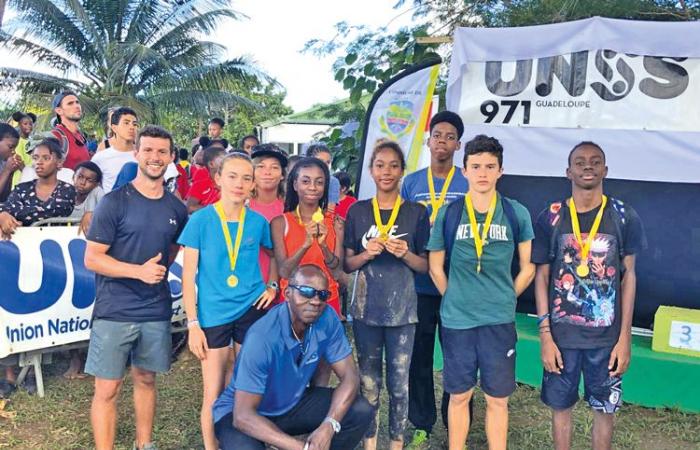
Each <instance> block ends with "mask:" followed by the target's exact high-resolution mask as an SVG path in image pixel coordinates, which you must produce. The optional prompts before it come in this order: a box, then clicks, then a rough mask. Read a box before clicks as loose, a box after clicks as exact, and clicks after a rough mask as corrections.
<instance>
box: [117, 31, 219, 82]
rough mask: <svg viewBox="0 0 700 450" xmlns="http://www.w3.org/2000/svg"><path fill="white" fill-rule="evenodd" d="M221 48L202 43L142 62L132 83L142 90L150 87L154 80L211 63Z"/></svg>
mask: <svg viewBox="0 0 700 450" xmlns="http://www.w3.org/2000/svg"><path fill="white" fill-rule="evenodd" d="M220 48H221V46H220V45H219V44H216V43H214V42H206V41H200V42H197V43H195V44H194V45H191V46H189V47H185V48H184V50H183V48H177V47H174V48H173V53H172V54H168V53H166V54H164V55H162V56H159V57H158V58H154V59H152V60H148V61H140V62H141V63H142V64H141V65H140V67H139V71H138V72H134V73H133V74H132V76H133V77H132V78H131V79H130V82H131V83H132V84H134V85H135V86H137V87H138V89H137V91H138V90H140V89H141V88H144V87H146V86H149V85H150V84H151V83H152V82H153V81H154V80H157V79H158V78H160V77H164V76H168V75H169V74H173V73H176V72H177V71H179V70H184V69H186V68H189V67H196V66H198V65H201V64H204V63H205V62H206V61H210V60H211V58H210V55H211V54H212V53H214V52H216V51H218V50H219V49H220ZM146 63H147V64H146Z"/></svg>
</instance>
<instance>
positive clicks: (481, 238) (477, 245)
mask: <svg viewBox="0 0 700 450" xmlns="http://www.w3.org/2000/svg"><path fill="white" fill-rule="evenodd" d="M497 199H498V194H497V193H496V192H494V193H493V196H492V197H491V204H490V205H489V210H488V212H487V213H486V220H485V221H484V225H483V228H482V229H481V235H479V226H478V223H477V222H476V213H475V212H474V205H473V204H472V195H471V193H467V195H466V196H465V197H464V204H465V206H466V208H467V214H468V215H469V226H470V227H471V232H472V234H473V235H474V249H475V250H476V273H481V255H483V254H484V244H485V243H486V238H487V237H488V234H489V229H490V228H491V222H492V221H493V215H494V213H495V212H496V200H497Z"/></svg>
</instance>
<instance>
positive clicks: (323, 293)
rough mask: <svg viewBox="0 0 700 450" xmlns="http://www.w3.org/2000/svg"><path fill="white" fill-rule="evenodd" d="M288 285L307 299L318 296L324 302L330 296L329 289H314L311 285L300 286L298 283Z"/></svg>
mask: <svg viewBox="0 0 700 450" xmlns="http://www.w3.org/2000/svg"><path fill="white" fill-rule="evenodd" d="M289 287H290V288H293V289H296V290H297V291H299V293H300V294H301V295H302V296H303V297H304V298H308V299H309V300H310V299H312V298H314V297H318V299H319V300H321V301H322V302H326V301H328V299H329V298H330V297H331V291H329V290H328V289H315V288H312V287H311V286H302V285H298V284H290V285H289Z"/></svg>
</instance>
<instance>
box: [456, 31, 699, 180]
mask: <svg viewBox="0 0 700 450" xmlns="http://www.w3.org/2000/svg"><path fill="white" fill-rule="evenodd" d="M697 42H700V23H698V22H692V23H679V22H675V23H674V22H636V21H622V20H610V19H601V18H593V19H587V20H581V21H576V22H567V23H560V24H554V25H542V26H534V27H519V28H490V29H484V28H460V29H458V30H457V32H456V33H455V41H454V52H453V54H452V60H451V65H450V73H449V81H448V90H447V107H448V109H450V110H452V111H455V112H458V113H459V114H460V116H461V117H462V119H463V120H464V123H465V133H464V138H463V139H462V141H463V142H466V141H468V140H469V139H471V138H472V137H473V136H474V135H476V134H480V133H484V134H487V135H490V136H494V137H496V138H498V139H499V140H500V141H501V143H502V144H503V147H504V149H505V152H504V171H505V173H506V174H508V175H525V176H550V177H552V176H557V177H559V176H563V175H564V169H565V168H566V157H567V155H568V153H569V151H570V150H571V148H572V147H573V146H574V145H575V144H576V143H578V142H580V141H584V140H591V141H595V142H596V143H598V144H600V145H601V146H602V148H603V149H604V150H605V152H606V155H607V157H608V166H609V167H610V173H609V175H608V176H609V178H616V179H625V180H643V181H662V182H681V183H698V182H700V171H699V170H697V168H698V167H700V146H698V142H700V100H699V99H700V46H698V45H696V44H697ZM691 43H695V44H691ZM608 49H610V50H608ZM635 55H646V56H635ZM458 158H461V155H458ZM460 160H461V159H460Z"/></svg>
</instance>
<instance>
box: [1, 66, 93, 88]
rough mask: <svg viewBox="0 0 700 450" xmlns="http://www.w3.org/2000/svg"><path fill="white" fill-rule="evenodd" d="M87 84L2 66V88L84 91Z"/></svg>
mask: <svg viewBox="0 0 700 450" xmlns="http://www.w3.org/2000/svg"><path fill="white" fill-rule="evenodd" d="M86 88H87V86H86V85H85V84H83V83H81V82H79V81H76V80H70V79H67V78H61V77H57V76H53V75H48V74H45V73H40V72H35V71H32V70H25V69H15V68H12V67H0V90H4V91H12V90H14V91H29V92H42V93H55V92H57V91H59V90H62V89H70V90H74V91H76V92H82V91H84V90H85V89H86Z"/></svg>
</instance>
